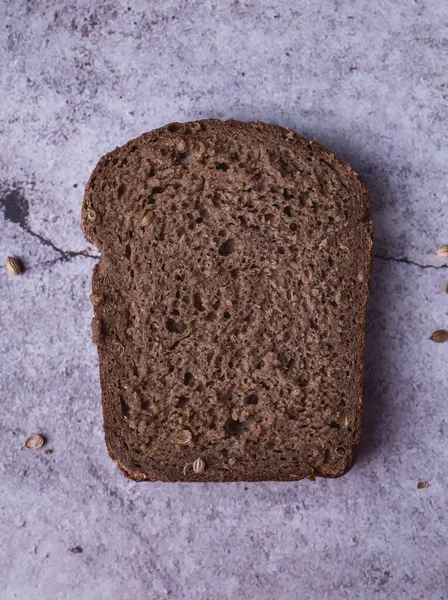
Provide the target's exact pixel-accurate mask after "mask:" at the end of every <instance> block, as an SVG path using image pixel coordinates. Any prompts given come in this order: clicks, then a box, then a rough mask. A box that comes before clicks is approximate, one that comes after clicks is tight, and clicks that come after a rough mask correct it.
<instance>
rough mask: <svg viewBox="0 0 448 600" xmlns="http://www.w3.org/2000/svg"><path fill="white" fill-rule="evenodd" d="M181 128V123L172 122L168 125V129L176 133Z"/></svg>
mask: <svg viewBox="0 0 448 600" xmlns="http://www.w3.org/2000/svg"><path fill="white" fill-rule="evenodd" d="M181 128H182V124H181V123H170V124H169V125H167V129H168V131H169V132H171V133H176V131H179V130H180V129H181Z"/></svg>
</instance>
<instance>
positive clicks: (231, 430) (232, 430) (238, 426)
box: [225, 419, 249, 436]
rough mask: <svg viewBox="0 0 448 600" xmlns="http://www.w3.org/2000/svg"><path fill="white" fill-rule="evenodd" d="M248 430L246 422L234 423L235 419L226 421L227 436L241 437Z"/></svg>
mask: <svg viewBox="0 0 448 600" xmlns="http://www.w3.org/2000/svg"><path fill="white" fill-rule="evenodd" d="M248 429H249V422H248V421H236V420H235V419H228V420H227V421H226V426H225V430H226V432H227V434H228V435H236V436H238V435H241V434H243V433H244V432H245V431H247V430H248Z"/></svg>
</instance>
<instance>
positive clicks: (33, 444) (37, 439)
mask: <svg viewBox="0 0 448 600" xmlns="http://www.w3.org/2000/svg"><path fill="white" fill-rule="evenodd" d="M44 444H45V439H44V438H43V437H42V436H41V435H38V434H37V433H33V435H30V437H29V438H28V439H27V440H26V442H25V447H26V448H28V450H39V448H42V446H43V445H44Z"/></svg>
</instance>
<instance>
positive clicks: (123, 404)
mask: <svg viewBox="0 0 448 600" xmlns="http://www.w3.org/2000/svg"><path fill="white" fill-rule="evenodd" d="M120 407H121V412H122V414H123V416H124V417H126V416H127V414H128V411H129V406H128V405H127V404H126V402H125V400H124V398H123V396H120Z"/></svg>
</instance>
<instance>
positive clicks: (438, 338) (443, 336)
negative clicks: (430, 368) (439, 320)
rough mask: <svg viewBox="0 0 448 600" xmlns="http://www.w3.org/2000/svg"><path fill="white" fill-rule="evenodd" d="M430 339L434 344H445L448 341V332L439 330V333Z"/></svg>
mask: <svg viewBox="0 0 448 600" xmlns="http://www.w3.org/2000/svg"><path fill="white" fill-rule="evenodd" d="M429 339H430V340H431V341H432V342H436V344H443V343H444V342H446V341H447V340H448V331H445V329H438V330H437V331H434V333H433V334H432V336H431V337H430V338H429Z"/></svg>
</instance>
